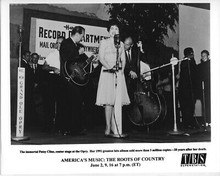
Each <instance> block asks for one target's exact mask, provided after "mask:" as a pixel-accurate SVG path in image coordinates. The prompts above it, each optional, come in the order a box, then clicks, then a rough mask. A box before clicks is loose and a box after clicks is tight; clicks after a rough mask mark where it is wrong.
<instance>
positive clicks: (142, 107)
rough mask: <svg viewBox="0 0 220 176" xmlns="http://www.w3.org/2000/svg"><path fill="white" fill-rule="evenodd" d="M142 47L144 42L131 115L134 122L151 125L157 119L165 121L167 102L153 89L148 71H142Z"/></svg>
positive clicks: (138, 60)
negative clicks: (147, 77) (143, 72)
mask: <svg viewBox="0 0 220 176" xmlns="http://www.w3.org/2000/svg"><path fill="white" fill-rule="evenodd" d="M141 47H142V44H141V43H139V47H138V58H137V75H138V79H137V82H136V90H135V92H134V102H133V103H132V108H131V112H130V113H129V114H130V115H129V116H130V121H131V122H132V123H133V124H135V125H138V126H149V125H151V124H153V123H155V122H156V121H163V119H164V117H165V115H166V102H165V99H164V97H162V96H161V95H159V94H157V93H156V92H154V91H153V89H152V83H151V80H146V79H145V77H146V75H147V74H146V72H145V74H144V75H142V74H141V73H140V63H141V62H140V50H141ZM149 72H150V71H149ZM148 76H149V75H148Z"/></svg>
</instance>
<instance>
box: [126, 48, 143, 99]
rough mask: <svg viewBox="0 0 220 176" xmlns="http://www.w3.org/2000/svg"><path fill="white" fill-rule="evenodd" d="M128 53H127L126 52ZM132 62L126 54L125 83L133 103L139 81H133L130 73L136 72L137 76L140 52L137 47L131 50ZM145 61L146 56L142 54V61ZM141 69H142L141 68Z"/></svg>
mask: <svg viewBox="0 0 220 176" xmlns="http://www.w3.org/2000/svg"><path fill="white" fill-rule="evenodd" d="M125 52H126V51H125ZM130 54H131V60H130V61H129V59H128V56H127V53H125V58H126V64H125V69H124V74H125V81H126V85H127V89H128V95H129V98H130V100H131V101H133V93H134V91H135V89H136V85H137V82H136V81H137V79H131V77H130V75H129V73H130V71H134V72H135V73H136V74H137V75H139V74H138V72H137V64H138V63H137V59H138V50H137V48H135V47H132V49H131V53H130ZM141 60H142V61H144V60H145V56H144V54H143V53H141V52H140V61H141ZM139 69H140V68H139Z"/></svg>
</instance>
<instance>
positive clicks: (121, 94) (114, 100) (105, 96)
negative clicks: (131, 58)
mask: <svg viewBox="0 0 220 176" xmlns="http://www.w3.org/2000/svg"><path fill="white" fill-rule="evenodd" d="M107 30H108V32H109V35H110V37H109V38H108V39H105V40H102V41H101V42H100V47H99V60H100V62H101V64H102V69H101V73H100V78H99V84H98V90H97V97H96V105H98V106H103V107H104V108H105V119H106V129H105V136H106V137H109V136H111V137H117V138H120V137H125V135H124V134H122V110H121V109H122V106H123V105H127V104H129V103H130V100H129V97H128V93H127V87H126V84H125V78H124V67H125V52H124V44H123V43H122V42H120V41H119V46H116V45H115V41H114V36H115V35H116V34H119V26H118V24H117V23H116V22H115V23H114V22H112V23H111V24H110V25H109V27H108V29H107ZM116 63H119V66H118V64H116ZM111 131H112V132H113V134H110V133H111Z"/></svg>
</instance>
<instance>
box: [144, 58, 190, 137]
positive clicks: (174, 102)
mask: <svg viewBox="0 0 220 176" xmlns="http://www.w3.org/2000/svg"><path fill="white" fill-rule="evenodd" d="M172 58H173V57H172ZM172 58H171V62H170V63H167V64H164V65H161V66H158V67H155V68H153V69H150V70H149V71H147V72H144V73H143V74H145V73H148V72H151V71H154V70H158V69H160V68H164V67H166V66H169V65H171V68H172V88H173V120H174V124H173V131H169V132H168V134H169V135H186V136H190V135H189V134H188V133H185V132H183V131H179V130H178V128H177V120H176V91H175V73H174V66H175V65H177V64H178V62H181V61H185V60H189V58H184V59H181V60H177V58H173V60H172Z"/></svg>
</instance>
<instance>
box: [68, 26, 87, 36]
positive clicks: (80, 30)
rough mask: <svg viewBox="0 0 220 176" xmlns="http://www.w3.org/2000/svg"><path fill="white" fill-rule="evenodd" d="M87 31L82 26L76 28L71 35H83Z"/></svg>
mask: <svg viewBox="0 0 220 176" xmlns="http://www.w3.org/2000/svg"><path fill="white" fill-rule="evenodd" d="M84 31H85V28H84V27H82V26H75V27H74V28H73V29H72V32H71V35H75V34H76V33H79V34H82V33H83V32H84Z"/></svg>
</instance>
